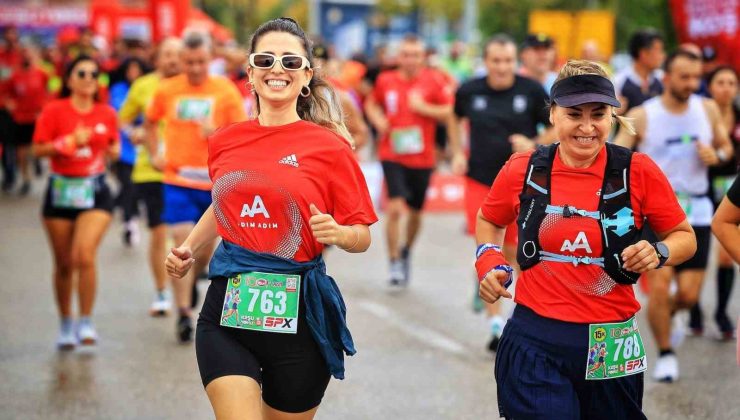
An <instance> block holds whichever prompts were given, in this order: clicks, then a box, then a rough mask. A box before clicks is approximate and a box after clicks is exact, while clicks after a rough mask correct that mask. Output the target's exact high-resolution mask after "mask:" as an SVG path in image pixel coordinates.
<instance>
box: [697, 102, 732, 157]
mask: <svg viewBox="0 0 740 420" xmlns="http://www.w3.org/2000/svg"><path fill="white" fill-rule="evenodd" d="M704 107H705V109H706V110H707V113H708V114H709V120H710V122H711V124H712V134H713V138H712V147H713V148H714V150H715V151H716V152H715V153H716V154H717V157H718V160H719V162H717V164H720V163H723V162H726V161H727V160H728V159H731V158H732V156H733V150H732V141H731V140H730V135H729V134H728V131H727V127H725V123H724V122H723V121H722V115H721V113H720V112H719V108H718V107H717V103H716V102H714V101H713V100H711V99H705V100H704ZM719 156H723V157H724V158H723V159H719Z"/></svg>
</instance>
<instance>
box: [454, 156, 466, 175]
mask: <svg viewBox="0 0 740 420" xmlns="http://www.w3.org/2000/svg"><path fill="white" fill-rule="evenodd" d="M467 171H468V158H467V157H466V156H465V153H463V152H458V153H455V154H454V155H452V173H453V174H455V175H465V173H466V172H467Z"/></svg>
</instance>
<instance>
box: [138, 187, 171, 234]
mask: <svg viewBox="0 0 740 420" xmlns="http://www.w3.org/2000/svg"><path fill="white" fill-rule="evenodd" d="M134 202H135V203H136V205H138V204H139V203H144V206H146V219H147V226H149V228H154V227H157V226H159V225H161V224H162V223H164V222H163V221H162V212H163V211H164V187H163V186H162V183H161V182H141V183H134Z"/></svg>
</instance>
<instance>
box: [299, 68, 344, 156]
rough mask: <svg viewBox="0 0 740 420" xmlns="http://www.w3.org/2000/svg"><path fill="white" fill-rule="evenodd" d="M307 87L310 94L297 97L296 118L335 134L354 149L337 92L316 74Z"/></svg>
mask: <svg viewBox="0 0 740 420" xmlns="http://www.w3.org/2000/svg"><path fill="white" fill-rule="evenodd" d="M308 87H309V88H310V89H311V92H310V94H309V95H308V96H307V97H303V96H299V97H298V116H299V117H301V119H302V120H306V121H311V122H312V123H314V124H317V125H320V126H322V127H325V128H328V129H329V130H331V131H333V132H335V133H336V134H338V135H340V136H341V137H343V138H344V139H345V140H346V141H347V143H349V145H350V147H352V149H354V148H355V141H354V139H353V138H352V135H351V134H350V132H349V130H348V129H347V126H346V125H345V124H344V119H345V113H344V109H343V108H342V103H341V102H340V100H339V95H338V94H337V92H336V91H335V90H334V89H333V88H332V87H331V85H330V84H329V83H327V82H326V80H324V79H322V78H320V77H317V76H316V74H314V77H313V78H312V79H311V82H309V84H308Z"/></svg>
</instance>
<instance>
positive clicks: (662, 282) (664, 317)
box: [647, 267, 674, 350]
mask: <svg viewBox="0 0 740 420" xmlns="http://www.w3.org/2000/svg"><path fill="white" fill-rule="evenodd" d="M673 273H674V270H673V269H672V268H670V267H663V268H661V269H658V270H651V271H648V272H647V280H648V284H649V285H650V295H649V301H648V319H649V321H650V328H651V329H652V330H653V336H655V341H656V342H657V344H658V349H660V350H668V349H670V348H671V341H670V340H671V339H670V337H671V316H672V312H673V308H674V303H673V299H672V298H671V296H670V285H671V280H672V279H673Z"/></svg>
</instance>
